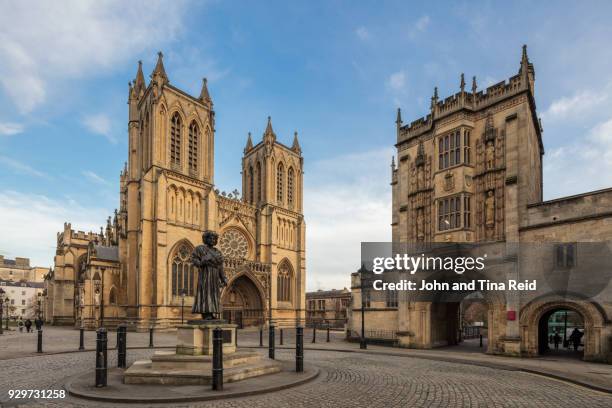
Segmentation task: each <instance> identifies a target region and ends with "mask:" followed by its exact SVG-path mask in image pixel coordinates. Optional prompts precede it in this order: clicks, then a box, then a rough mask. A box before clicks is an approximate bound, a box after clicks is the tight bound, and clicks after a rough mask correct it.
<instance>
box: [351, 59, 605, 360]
mask: <svg viewBox="0 0 612 408" xmlns="http://www.w3.org/2000/svg"><path fill="white" fill-rule="evenodd" d="M534 87H535V70H534V67H533V65H532V64H531V63H530V62H529V59H528V56H527V50H526V47H523V53H522V58H521V62H520V67H519V71H518V74H517V75H515V76H513V77H511V78H510V79H509V80H508V81H502V82H500V83H498V84H495V85H492V86H490V87H488V88H487V89H486V90H485V91H481V90H478V88H477V83H476V78H474V79H473V81H472V86H471V89H466V83H465V80H464V77H463V74H462V75H461V80H460V91H459V92H458V93H456V94H454V95H452V96H450V97H448V98H446V99H439V98H438V92H437V89H436V90H435V91H434V94H433V96H432V98H431V109H430V113H429V114H428V115H427V116H426V117H424V118H421V119H418V120H415V121H413V122H411V123H410V124H407V125H405V124H403V122H402V118H401V115H400V111H399V110H398V112H397V119H396V124H397V143H396V145H395V146H396V148H397V164H396V163H395V160H394V161H393V163H392V166H391V167H392V169H391V186H392V200H393V202H392V223H391V226H392V241H393V242H394V243H395V242H396V243H416V244H419V245H422V244H427V243H438V244H439V243H479V244H481V243H494V244H500V243H501V244H503V245H505V246H504V253H503V256H500V259H501V258H503V259H502V260H501V261H500V262H502V263H505V264H506V265H507V266H508V268H509V269H507V272H505V274H506V275H505V276H506V277H512V276H518V275H520V274H521V273H522V271H527V270H528V269H537V268H535V265H543V264H544V263H548V262H549V258H550V261H551V262H552V260H553V258H554V257H555V256H557V255H558V254H559V253H561V255H562V257H563V256H567V257H568V258H567V259H568V260H569V259H570V258H571V262H568V263H567V264H566V265H565V267H566V268H565V269H566V270H571V271H575V272H576V273H577V275H576V276H577V279H578V280H588V279H592V276H593V275H592V274H596V275H597V274H599V275H600V276H602V274H603V273H604V271H597V270H591V271H580V273H578V272H577V269H576V266H577V263H576V262H575V259H576V257H578V258H580V257H581V256H582V259H585V258H586V257H585V256H584V254H583V255H581V254H580V253H579V252H580V250H578V253H576V245H574V244H572V243H577V242H607V241H609V239H610V236H611V234H612V211H611V208H612V189H606V190H601V191H595V192H590V193H585V194H580V195H576V196H571V197H564V198H559V199H555V200H550V201H543V199H542V191H543V186H542V183H543V180H542V159H543V155H544V144H543V140H542V127H541V123H540V120H539V118H538V116H537V111H536V103H535V99H534ZM525 244H529V245H530V244H540V245H544V244H550V251H549V252H551V253H549V254H548V255H544V256H543V255H542V254H538V255H536V254H533V253H531V255H530V254H528V252H529V251H522V252H519V251H518V250H517V249H516V248H518V247H520V246H521V245H525ZM512 248H515V249H512ZM578 248H580V247H578ZM513 251H515V252H514V253H513ZM553 251H556V252H555V253H553ZM564 251H565V252H564ZM570 253H571V255H570ZM563 254H566V255H563ZM549 255H550V256H549ZM543 258H546V259H543ZM510 266H511V267H510ZM553 269H554V267H553ZM543 270H544V269H542V271H543ZM531 272H533V273H536V274H537V273H538V271H537V270H533V271H531ZM540 278H541V280H542V281H543V282H544V281H545V280H546V278H547V276H545V274H543V272H542V273H541V274H540ZM360 286H361V282H360V273H354V274H353V275H352V289H353V292H354V297H353V305H352V308H353V313H352V317H353V318H352V319H351V321H350V324H349V330H350V332H351V333H352V335H353V336H357V335H358V334H359V332H360V328H361V321H360V312H361V308H362V306H361V304H362V299H361V292H360ZM602 288H604V289H603V290H602V291H601V292H600V293H598V294H597V296H592V297H591V298H588V299H586V298H584V297H582V296H580V295H572V294H571V293H563V294H561V293H560V292H555V291H552V290H551V291H550V292H549V293H546V294H542V295H541V296H538V297H537V298H530V297H526V296H523V295H513V294H511V293H509V292H507V293H504V294H501V295H496V296H493V295H491V293H484V300H485V302H486V304H487V308H488V312H487V316H488V318H487V321H488V344H487V351H488V352H489V353H500V354H511V355H523V356H535V355H538V354H540V353H541V352H542V347H543V346H542V341H543V337H545V336H544V335H543V333H542V327H543V321H544V320H545V319H548V318H549V317H550V316H551V314H552V313H554V312H555V311H557V310H561V309H565V310H571V311H575V312H577V313H578V314H579V315H580V316H581V317H582V319H583V320H584V331H585V340H584V342H585V348H584V358H585V359H589V360H606V359H609V358H610V353H611V347H612V346H611V339H612V326H611V324H610V321H611V318H612V306H611V305H612V303H611V302H610V301H611V300H612V290H611V289H610V285H609V281H608V282H607V283H606V282H603V286H602ZM368 296H369V295H368ZM395 296H398V297H399V298H397V297H396V298H395V299H388V297H389V296H387V299H384V298H380V297H379V298H377V299H376V301H374V300H371V299H367V300H366V302H365V303H366V304H367V306H366V307H365V309H364V310H365V312H366V327H367V326H368V324H367V322H372V323H370V325H369V326H370V327H369V328H370V329H373V330H376V329H379V330H381V331H384V332H386V333H389V339H390V340H392V341H393V342H395V343H396V344H398V345H400V346H404V347H413V348H431V347H437V346H443V345H449V344H456V342H457V341H460V338H457V337H456V333H457V332H459V326H460V323H459V322H460V317H459V314H460V312H459V310H460V308H459V303H460V301H461V299H456V300H455V301H453V302H435V301H430V300H428V301H424V300H419V299H418V298H417V297H414V296H413V295H411V294H407V293H405V292H400V293H399V294H397V295H395Z"/></svg>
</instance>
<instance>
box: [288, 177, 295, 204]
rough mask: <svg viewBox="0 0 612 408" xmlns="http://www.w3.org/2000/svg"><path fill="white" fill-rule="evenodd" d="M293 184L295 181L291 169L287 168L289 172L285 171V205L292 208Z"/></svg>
mask: <svg viewBox="0 0 612 408" xmlns="http://www.w3.org/2000/svg"><path fill="white" fill-rule="evenodd" d="M294 184H295V180H294V173H293V167H289V171H287V204H289V206H290V207H293V200H294V190H293V189H294Z"/></svg>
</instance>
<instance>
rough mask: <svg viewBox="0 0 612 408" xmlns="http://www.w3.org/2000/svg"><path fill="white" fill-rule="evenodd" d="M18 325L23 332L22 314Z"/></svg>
mask: <svg viewBox="0 0 612 408" xmlns="http://www.w3.org/2000/svg"><path fill="white" fill-rule="evenodd" d="M17 327H18V328H19V331H20V332H22V333H23V320H22V319H21V316H19V320H18V321H17Z"/></svg>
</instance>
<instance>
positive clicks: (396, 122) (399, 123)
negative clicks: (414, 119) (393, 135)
mask: <svg viewBox="0 0 612 408" xmlns="http://www.w3.org/2000/svg"><path fill="white" fill-rule="evenodd" d="M395 124H396V125H397V128H398V129H399V128H400V127H401V126H402V111H401V110H400V108H397V119H395Z"/></svg>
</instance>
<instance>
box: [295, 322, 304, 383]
mask: <svg viewBox="0 0 612 408" xmlns="http://www.w3.org/2000/svg"><path fill="white" fill-rule="evenodd" d="M303 371H304V328H303V327H300V326H298V327H296V333H295V372H297V373H301V372H303Z"/></svg>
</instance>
